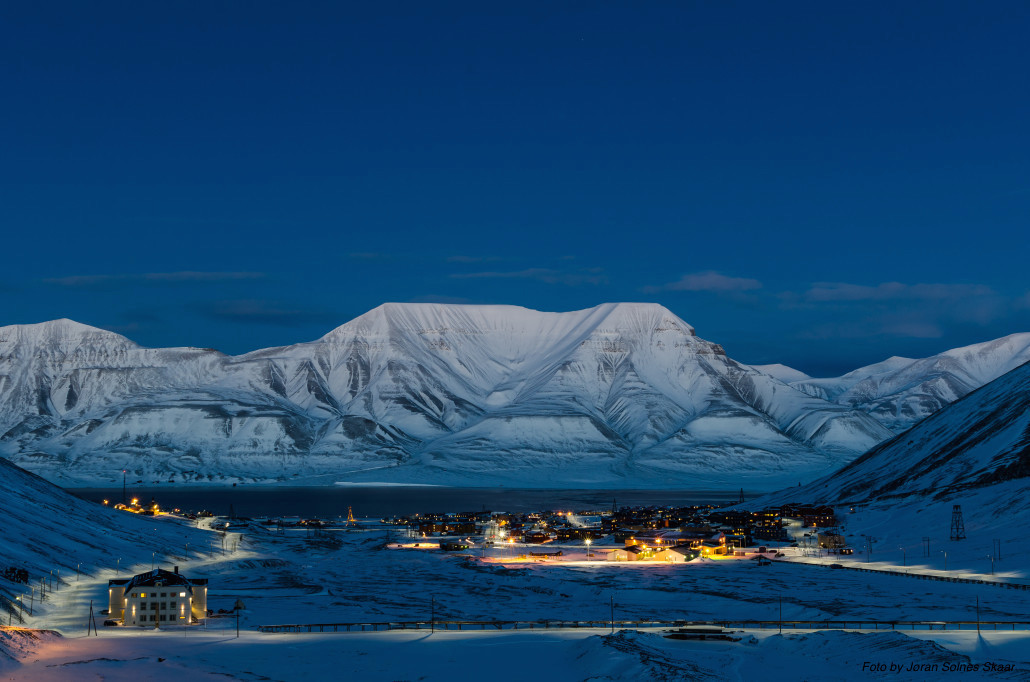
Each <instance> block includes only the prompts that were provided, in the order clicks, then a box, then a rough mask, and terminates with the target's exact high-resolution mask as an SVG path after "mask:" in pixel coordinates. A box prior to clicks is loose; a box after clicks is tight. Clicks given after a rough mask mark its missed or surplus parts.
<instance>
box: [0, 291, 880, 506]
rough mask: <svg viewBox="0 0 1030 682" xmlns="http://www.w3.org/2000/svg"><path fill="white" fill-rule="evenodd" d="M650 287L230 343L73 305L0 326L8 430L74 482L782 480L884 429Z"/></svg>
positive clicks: (832, 463) (34, 459) (803, 476)
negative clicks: (555, 304) (69, 311)
mask: <svg viewBox="0 0 1030 682" xmlns="http://www.w3.org/2000/svg"><path fill="white" fill-rule="evenodd" d="M890 435H891V434H890V432H889V431H888V430H887V429H885V428H884V427H883V426H881V425H880V424H879V423H877V422H876V421H875V420H873V419H871V418H870V417H869V416H868V415H866V414H864V413H862V412H860V411H856V410H853V409H850V408H848V407H844V406H841V405H837V404H834V403H832V402H827V401H826V400H823V399H822V398H821V397H815V396H811V395H808V394H806V393H804V392H801V391H798V390H796V389H793V388H791V387H789V386H787V385H786V384H784V383H782V382H781V381H779V380H777V379H775V378H774V377H772V376H770V375H768V374H766V373H764V372H760V371H757V370H755V369H752V368H750V367H747V366H745V365H741V364H738V363H736V362H734V361H733V360H731V359H730V358H728V357H726V355H725V353H724V352H723V350H722V348H721V347H720V346H718V345H716V344H714V343H710V342H708V341H705V340H703V339H700V338H698V337H697V336H696V335H695V333H694V330H693V328H692V327H691V326H690V325H688V324H687V323H685V322H683V321H682V320H680V319H679V318H677V317H676V316H675V315H673V314H672V313H670V312H669V311H668V310H666V309H665V308H662V307H661V306H658V305H653V304H624V303H623V304H604V305H600V306H597V307H595V308H590V309H588V310H582V311H576V312H569V313H545V312H537V311H533V310H527V309H524V308H518V307H512V306H459V305H435V304H386V305H383V306H380V307H378V308H376V309H374V310H372V311H370V312H368V313H366V314H365V315H362V316H361V317H359V318H357V319H355V320H353V321H351V322H348V323H347V324H345V325H343V326H341V327H339V328H337V329H335V330H333V331H332V332H330V333H329V334H327V335H326V336H324V337H322V338H321V339H319V340H317V341H314V342H311V343H304V344H298V345H294V346H287V347H283V348H271V349H267V350H261V351H256V352H253V353H249V354H246V355H242V356H238V357H230V356H226V355H223V354H221V353H218V352H216V351H212V350H204V349H196V348H172V349H146V348H142V347H140V346H138V345H136V344H134V343H132V342H131V341H129V340H128V339H126V338H124V337H122V336H119V335H117V334H113V333H110V332H105V331H102V330H99V329H95V328H92V327H87V326H84V325H80V324H77V323H74V322H71V321H68V320H58V321H54V322H47V323H43V324H37V325H23V326H10V327H4V328H0V452H2V453H4V455H5V456H7V457H8V458H10V459H12V460H14V461H15V462H17V463H19V464H20V465H22V466H25V467H26V468H29V469H31V470H33V471H36V472H39V473H41V474H42V475H44V476H46V477H47V478H50V479H51V480H55V481H60V482H62V483H65V484H84V483H104V482H107V483H110V482H115V481H118V480H120V475H121V469H122V468H126V469H128V470H129V471H130V472H131V475H134V476H136V477H139V478H142V479H145V480H147V482H150V481H152V480H162V481H163V480H169V479H173V480H175V481H177V482H187V481H188V482H210V481H214V482H220V481H227V480H251V481H266V482H273V481H295V482H304V483H315V482H321V483H330V482H333V481H341V480H346V481H356V482H361V481H391V482H420V483H445V484H451V485H502V484H503V485H520V486H531V487H549V486H568V485H578V486H581V487H583V486H587V487H589V486H605V487H608V486H626V487H661V486H666V485H677V486H680V485H686V486H691V487H696V488H705V487H711V486H719V487H722V486H725V485H729V486H732V487H738V486H745V487H757V488H766V489H769V488H772V487H776V486H778V485H782V484H785V483H788V482H790V483H793V482H797V481H799V480H810V479H811V478H813V477H815V476H818V475H821V474H823V473H826V472H828V471H830V470H832V469H834V468H836V467H837V466H839V465H840V464H841V463H843V462H846V461H848V460H850V459H851V458H853V457H854V456H855V455H857V454H859V453H861V452H864V451H865V450H867V449H868V448H869V447H871V446H873V445H875V444H876V443H878V442H880V441H882V440H884V439H885V438H887V437H889V436H890Z"/></svg>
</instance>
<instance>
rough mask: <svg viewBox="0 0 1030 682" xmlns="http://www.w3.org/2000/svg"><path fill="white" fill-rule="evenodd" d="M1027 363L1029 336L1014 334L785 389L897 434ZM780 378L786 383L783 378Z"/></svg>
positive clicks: (799, 382)
mask: <svg viewBox="0 0 1030 682" xmlns="http://www.w3.org/2000/svg"><path fill="white" fill-rule="evenodd" d="M1027 361H1030V334H1013V335H1011V336H1006V337H1004V338H1001V339H996V340H994V341H989V342H987V343H979V344H975V345H972V346H966V347H964V348H955V349H953V350H949V351H946V352H944V353H941V354H939V355H934V356H933V357H929V358H924V359H922V360H912V359H910V358H898V357H894V358H889V359H888V360H885V361H883V362H880V363H877V364H875V365H869V366H868V367H862V368H860V369H856V370H854V371H853V372H848V373H847V374H845V375H844V376H841V377H837V378H833V379H794V380H788V383H790V385H791V386H793V387H794V388H796V389H798V390H800V391H804V392H805V393H807V394H809V395H812V396H815V397H818V398H822V399H824V400H829V401H832V402H836V403H838V404H840V405H844V406H847V407H851V408H854V409H857V410H861V411H863V412H866V413H868V414H870V415H872V416H873V417H875V418H876V419H877V420H878V421H879V422H880V423H881V424H883V425H884V426H886V427H887V428H889V429H891V430H892V431H894V432H895V433H900V432H902V431H904V430H905V429H907V428H909V427H910V426H912V425H913V424H915V423H916V422H918V421H919V420H921V419H924V418H925V417H928V416H929V415H931V414H933V413H934V412H937V411H938V410H940V409H941V408H943V407H945V406H946V405H948V404H950V403H952V402H954V401H955V400H957V399H959V398H961V397H962V396H964V395H966V394H968V393H969V392H971V391H973V390H975V389H977V388H979V387H980V386H983V385H984V384H987V383H989V382H991V381H993V380H995V379H997V378H998V377H1000V376H1001V375H1003V374H1005V373H1006V372H1009V371H1011V370H1012V369H1014V368H1016V367H1018V366H1020V365H1022V364H1023V363H1025V362H1027ZM786 369H789V368H786ZM781 376H783V377H784V378H785V379H786V378H788V377H786V375H784V374H783V372H781Z"/></svg>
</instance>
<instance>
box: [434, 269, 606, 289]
mask: <svg viewBox="0 0 1030 682" xmlns="http://www.w3.org/2000/svg"><path fill="white" fill-rule="evenodd" d="M450 277H451V278H452V279H529V280H535V281H537V282H543V283H544V284H564V285H566V286H581V285H585V284H586V285H595V286H596V285H600V284H605V283H607V282H608V278H607V277H605V276H604V275H603V274H602V272H601V270H600V268H590V269H588V270H581V271H578V272H562V271H561V270H553V269H551V268H527V269H525V270H515V271H512V272H466V273H455V274H452V275H450Z"/></svg>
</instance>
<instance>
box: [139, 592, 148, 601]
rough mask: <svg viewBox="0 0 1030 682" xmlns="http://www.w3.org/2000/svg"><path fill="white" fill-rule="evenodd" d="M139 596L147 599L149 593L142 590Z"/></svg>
mask: <svg viewBox="0 0 1030 682" xmlns="http://www.w3.org/2000/svg"><path fill="white" fill-rule="evenodd" d="M139 598H140V599H146V598H147V593H146V592H140V593H139Z"/></svg>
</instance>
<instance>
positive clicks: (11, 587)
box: [0, 458, 217, 624]
mask: <svg viewBox="0 0 1030 682" xmlns="http://www.w3.org/2000/svg"><path fill="white" fill-rule="evenodd" d="M0 483H2V492H0V528H2V529H3V536H2V538H0V570H3V569H7V568H9V567H12V568H16V569H24V570H25V571H27V573H28V576H29V584H23V583H20V582H15V581H12V580H8V579H6V578H4V577H3V576H0V615H3V622H4V623H5V624H6V623H7V620H8V618H9V617H10V618H12V620H13V622H14V623H17V622H18V614H19V613H21V609H20V608H17V609H16V610H14V612H13V613H11V614H9V613H8V611H10V610H11V609H10V608H9V605H10V604H12V603H14V604H16V602H17V598H18V595H24V607H25V609H24V612H25V614H26V616H27V614H28V607H29V596H28V595H29V589H30V588H29V585H31V586H32V587H33V588H35V595H34V600H35V604H34V613H35V614H36V615H37V616H38V615H39V614H40V612H41V611H42V612H43V613H46V612H47V610H48V602H44V603H43V604H40V603H39V596H40V591H39V581H40V579H41V578H43V577H44V576H46V577H47V579H48V580H51V581H52V583H53V584H55V586H56V587H57V588H58V589H60V585H57V583H58V582H59V581H60V582H62V583H64V584H65V587H64V589H67V583H69V582H72V581H74V580H75V575H76V571H81V572H82V573H84V574H90V575H96V574H97V573H98V572H99V571H108V572H109V573H110V577H115V573H114V571H115V570H116V568H120V569H121V575H122V576H126V575H132V572H133V571H136V572H138V571H142V570H150V567H151V562H152V561H154V556H155V555H156V557H157V561H158V562H159V564H161V565H164V566H166V567H169V568H170V566H169V565H168V563H167V562H166V561H165V560H164V559H163V557H165V556H166V555H174V556H171V557H169V558H168V560H167V561H169V562H172V563H175V564H182V565H183V567H184V568H186V567H187V566H189V564H188V563H184V562H183V561H182V560H180V559H178V558H177V557H178V556H181V555H182V553H183V552H184V550H185V543H186V542H188V543H189V544H190V551H191V552H192V554H191V556H192V557H197V556H198V555H200V554H203V553H207V552H208V551H210V550H211V549H213V547H214V545H215V544H216V543H215V541H216V540H217V537H216V536H215V534H214V533H210V532H206V531H202V530H197V529H196V528H193V527H192V526H191V525H184V524H183V523H182V522H181V520H179V519H174V518H170V517H163V516H162V517H142V516H137V515H135V514H130V513H128V512H123V511H115V510H114V509H110V508H107V507H103V506H100V505H98V504H95V503H93V502H87V501H85V500H82V499H80V498H78V497H75V496H74V495H71V494H69V493H67V492H65V491H64V490H62V489H60V488H58V487H57V486H55V485H54V484H52V483H49V482H47V481H45V480H43V479H42V478H40V477H38V476H36V475H34V474H31V473H29V472H27V471H24V470H23V469H20V468H18V467H16V466H15V465H13V464H11V463H10V462H8V461H7V460H4V459H2V458H0ZM155 553H156V554H155ZM119 559H120V561H119ZM51 576H53V577H52V578H51ZM41 607H42V608H41ZM100 608H105V607H98V610H99V609H100Z"/></svg>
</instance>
